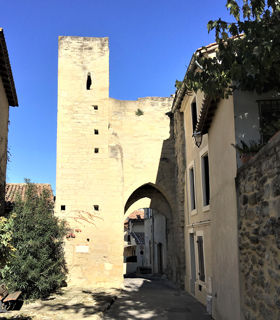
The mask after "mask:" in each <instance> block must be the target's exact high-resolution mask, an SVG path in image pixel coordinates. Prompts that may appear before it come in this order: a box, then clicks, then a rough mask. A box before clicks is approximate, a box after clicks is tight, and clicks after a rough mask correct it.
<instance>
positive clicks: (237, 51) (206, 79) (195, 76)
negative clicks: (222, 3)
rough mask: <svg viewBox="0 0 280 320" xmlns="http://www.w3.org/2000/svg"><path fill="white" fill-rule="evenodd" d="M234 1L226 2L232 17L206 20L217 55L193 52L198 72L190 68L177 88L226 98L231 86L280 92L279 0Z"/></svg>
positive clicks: (228, 0) (232, 88)
mask: <svg viewBox="0 0 280 320" xmlns="http://www.w3.org/2000/svg"><path fill="white" fill-rule="evenodd" d="M237 1H238V0H237ZM237 1H235V0H227V4H226V7H227V9H228V10H229V11H230V14H231V16H233V18H234V19H235V21H233V22H226V21H223V20H221V19H218V20H215V21H213V20H211V21H209V22H208V25H207V27H208V32H210V31H211V30H215V34H216V42H217V44H218V48H217V50H216V57H212V58H211V57H207V55H205V54H200V55H195V60H196V62H197V63H196V64H197V65H199V69H200V70H199V72H196V70H189V71H188V72H187V75H186V77H185V79H184V80H183V82H180V81H177V82H176V86H177V87H178V88H180V87H181V86H182V85H185V86H186V87H187V89H188V90H194V91H195V92H197V91H198V90H201V91H203V92H204V93H205V94H206V95H210V96H211V97H212V98H217V97H222V98H228V96H229V95H231V94H232V92H233V91H234V90H241V91H250V92H254V91H255V92H257V93H258V94H262V93H264V92H268V91H271V90H275V91H278V92H280V37H279V34H280V1H279V0H242V1H238V2H237ZM240 3H241V4H242V5H239V4H240ZM202 49H203V50H206V53H207V48H205V47H203V48H202Z"/></svg>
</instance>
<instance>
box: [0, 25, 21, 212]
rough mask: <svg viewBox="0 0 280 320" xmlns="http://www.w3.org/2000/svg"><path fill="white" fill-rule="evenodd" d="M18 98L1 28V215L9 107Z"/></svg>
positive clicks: (14, 103) (3, 205) (16, 102)
mask: <svg viewBox="0 0 280 320" xmlns="http://www.w3.org/2000/svg"><path fill="white" fill-rule="evenodd" d="M10 106H12V107H17V106H18V99H17V93H16V89H15V84H14V78H13V74H12V69H11V64H10V59H9V54H8V49H7V44H6V40H5V37H4V33H3V29H2V28H0V216H1V215H3V214H4V208H5V182H6V166H7V144H8V123H9V107H10Z"/></svg>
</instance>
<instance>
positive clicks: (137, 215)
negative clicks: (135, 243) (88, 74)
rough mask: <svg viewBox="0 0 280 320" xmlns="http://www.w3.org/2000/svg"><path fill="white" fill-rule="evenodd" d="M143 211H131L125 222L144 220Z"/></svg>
mask: <svg viewBox="0 0 280 320" xmlns="http://www.w3.org/2000/svg"><path fill="white" fill-rule="evenodd" d="M144 215H145V214H144V210H135V211H133V212H132V213H131V214H130V215H129V216H128V217H127V219H126V220H132V219H138V220H140V219H144Z"/></svg>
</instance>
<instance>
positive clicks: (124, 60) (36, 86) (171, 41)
mask: <svg viewBox="0 0 280 320" xmlns="http://www.w3.org/2000/svg"><path fill="white" fill-rule="evenodd" d="M225 4H226V0H211V1H210V0H200V1H189V0H161V1H159V0H149V1H148V0H137V1H136V0H40V1H38V0H24V1H22V0H12V1H11V0H10V1H7V0H0V27H1V28H3V29H4V34H5V38H6V42H7V46H8V51H9V56H10V61H11V66H12V71H13V75H14V80H15V85H16V90H17V95H18V100H19V108H10V126H9V148H10V152H11V162H10V163H9V165H8V170H7V182H23V179H24V178H25V177H26V178H29V179H31V181H33V182H37V183H51V185H52V188H53V190H54V192H55V188H56V186H55V174H56V121H57V119H56V115H57V56H58V53H57V50H58V36H81V37H109V48H110V97H112V98H115V99H121V100H136V99H137V98H138V97H147V96H163V97H168V96H170V95H171V94H173V93H174V92H175V87H174V84H175V80H176V79H178V80H182V78H183V77H184V74H185V72H186V66H188V64H189V62H190V59H191V56H192V53H193V52H194V51H195V50H196V49H197V48H199V47H201V46H202V45H207V44H209V43H212V42H214V33H213V32H212V33H210V34H208V32H207V22H208V21H209V20H215V19H218V18H219V17H222V18H223V19H225V20H227V21H229V20H230V21H231V20H232V19H230V18H229V14H228V11H227V9H226V8H225Z"/></svg>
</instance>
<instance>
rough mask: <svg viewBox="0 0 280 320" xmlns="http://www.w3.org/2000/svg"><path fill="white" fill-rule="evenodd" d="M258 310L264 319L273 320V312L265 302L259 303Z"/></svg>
mask: <svg viewBox="0 0 280 320" xmlns="http://www.w3.org/2000/svg"><path fill="white" fill-rule="evenodd" d="M259 311H260V314H261V316H262V317H263V318H264V319H265V320H273V312H272V311H271V310H269V309H268V308H266V306H265V304H264V303H262V302H261V303H260V306H259Z"/></svg>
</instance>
